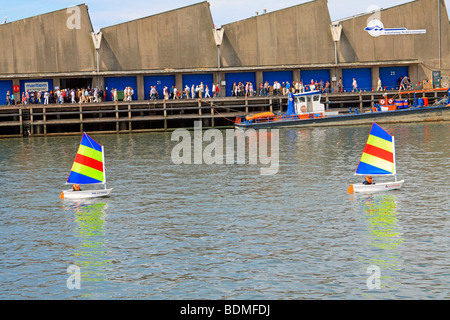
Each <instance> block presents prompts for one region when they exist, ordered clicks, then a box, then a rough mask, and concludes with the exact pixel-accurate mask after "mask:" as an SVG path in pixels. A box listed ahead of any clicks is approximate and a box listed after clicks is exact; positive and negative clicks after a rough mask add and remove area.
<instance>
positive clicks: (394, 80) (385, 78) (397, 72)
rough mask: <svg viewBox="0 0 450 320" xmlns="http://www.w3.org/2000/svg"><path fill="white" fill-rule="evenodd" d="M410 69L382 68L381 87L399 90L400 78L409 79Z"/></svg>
mask: <svg viewBox="0 0 450 320" xmlns="http://www.w3.org/2000/svg"><path fill="white" fill-rule="evenodd" d="M408 72H409V71H408V67H407V66H406V67H381V68H380V80H381V85H382V87H383V89H384V88H386V90H398V88H399V86H400V85H399V80H400V77H402V78H403V77H409V74H408Z"/></svg>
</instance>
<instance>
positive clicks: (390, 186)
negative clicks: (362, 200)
mask: <svg viewBox="0 0 450 320" xmlns="http://www.w3.org/2000/svg"><path fill="white" fill-rule="evenodd" d="M404 182H405V181H404V180H402V181H394V182H382V183H376V184H370V185H364V184H362V183H361V184H353V185H352V186H353V191H354V193H374V192H383V191H391V190H398V189H400V188H401V187H402V185H403V183H404Z"/></svg>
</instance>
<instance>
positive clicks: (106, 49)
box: [100, 2, 217, 71]
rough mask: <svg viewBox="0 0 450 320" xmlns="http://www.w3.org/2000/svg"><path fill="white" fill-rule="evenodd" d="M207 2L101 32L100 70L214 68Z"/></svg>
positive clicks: (215, 54)
mask: <svg viewBox="0 0 450 320" xmlns="http://www.w3.org/2000/svg"><path fill="white" fill-rule="evenodd" d="M213 28H214V24H213V21H212V17H211V12H210V10H209V4H208V2H201V3H199V4H195V5H192V6H188V7H184V8H181V9H177V10H173V11H169V12H165V13H162V14H158V15H154V16H150V17H147V18H142V19H139V20H134V21H131V22H127V23H122V24H119V25H115V26H112V27H108V28H104V29H101V32H102V33H103V40H102V48H101V50H100V56H101V58H100V60H101V70H102V71H123V70H126V71H132V70H152V69H156V70H160V69H166V68H170V69H186V68H205V67H217V47H216V45H215V41H214V35H213V31H212V30H213Z"/></svg>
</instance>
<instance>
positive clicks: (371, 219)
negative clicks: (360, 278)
mask: <svg viewBox="0 0 450 320" xmlns="http://www.w3.org/2000/svg"><path fill="white" fill-rule="evenodd" d="M357 202H358V203H359V204H360V205H361V206H362V213H363V219H364V221H365V222H367V227H368V230H367V231H368V233H367V237H368V239H367V243H366V244H365V247H366V250H365V252H367V254H368V255H369V256H367V257H366V258H364V261H363V262H364V266H365V267H368V266H371V265H373V266H377V267H379V268H380V269H381V288H382V289H383V290H386V289H398V287H399V285H400V283H399V282H398V277H397V276H396V273H397V272H398V271H399V270H401V269H402V259H401V256H400V253H399V246H401V244H402V243H403V238H402V233H401V232H400V228H399V226H398V222H399V220H398V212H397V203H396V198H395V195H394V194H378V195H366V196H362V197H360V198H358V199H357Z"/></svg>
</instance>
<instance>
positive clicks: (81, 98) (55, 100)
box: [6, 88, 105, 105]
mask: <svg viewBox="0 0 450 320" xmlns="http://www.w3.org/2000/svg"><path fill="white" fill-rule="evenodd" d="M104 98H105V96H104V91H103V90H102V89H97V88H94V89H91V88H86V89H85V88H82V89H56V90H50V91H29V90H27V91H25V92H22V94H21V97H19V100H18V99H17V98H16V97H15V95H14V93H11V92H9V91H8V92H7V93H6V104H7V105H16V104H18V103H21V104H22V105H28V104H44V105H47V104H64V103H94V102H95V103H99V102H101V101H102V100H104Z"/></svg>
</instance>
